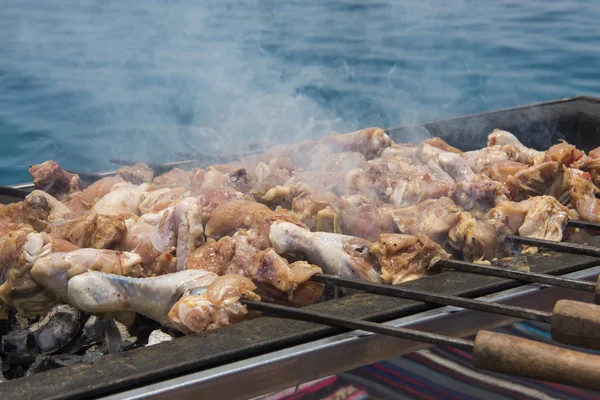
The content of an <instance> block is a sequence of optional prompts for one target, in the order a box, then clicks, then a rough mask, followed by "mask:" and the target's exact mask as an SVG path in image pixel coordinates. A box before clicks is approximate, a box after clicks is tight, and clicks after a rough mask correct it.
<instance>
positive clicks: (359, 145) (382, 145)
mask: <svg viewBox="0 0 600 400" xmlns="http://www.w3.org/2000/svg"><path fill="white" fill-rule="evenodd" d="M318 143H319V144H324V145H327V146H328V147H329V148H330V149H331V150H334V151H336V152H340V153H341V152H345V151H356V152H359V153H362V154H363V155H364V156H365V157H366V158H367V160H370V159H372V158H375V157H378V156H380V155H381V153H382V152H383V150H384V149H386V148H387V147H389V146H391V144H392V139H390V137H389V136H388V135H387V134H386V133H385V132H384V131H383V129H380V128H367V129H362V130H359V131H355V132H351V133H346V134H340V133H333V134H330V135H327V136H324V137H322V138H321V139H319V141H318Z"/></svg>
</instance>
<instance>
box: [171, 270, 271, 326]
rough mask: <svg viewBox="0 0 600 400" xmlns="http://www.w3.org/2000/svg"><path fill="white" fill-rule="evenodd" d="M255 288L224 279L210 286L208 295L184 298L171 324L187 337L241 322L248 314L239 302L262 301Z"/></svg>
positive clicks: (175, 308) (245, 282) (238, 278)
mask: <svg viewBox="0 0 600 400" xmlns="http://www.w3.org/2000/svg"><path fill="white" fill-rule="evenodd" d="M255 288H256V286H255V285H254V284H253V283H252V281H251V280H249V279H248V278H244V277H243V276H239V275H224V276H221V277H219V278H217V279H216V280H215V281H214V282H213V283H211V284H210V285H209V287H208V288H207V291H206V292H205V293H200V294H195V292H192V294H191V295H189V296H185V295H184V296H182V297H181V299H180V300H179V301H178V302H177V303H175V305H174V306H173V307H172V308H171V311H169V320H170V321H171V323H172V324H173V326H174V327H175V328H176V329H179V330H180V331H182V332H184V333H199V332H202V331H205V330H211V329H216V328H220V327H223V326H227V325H230V324H232V323H236V322H240V321H242V320H243V319H244V318H245V317H246V314H247V313H248V311H247V309H246V307H245V306H244V305H243V304H241V303H240V302H239V300H240V299H242V298H245V299H249V300H255V301H256V300H260V296H258V295H257V294H256V293H253V290H254V289H255Z"/></svg>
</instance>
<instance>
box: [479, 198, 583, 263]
mask: <svg viewBox="0 0 600 400" xmlns="http://www.w3.org/2000/svg"><path fill="white" fill-rule="evenodd" d="M488 217H489V218H504V219H505V220H506V223H507V227H508V229H509V231H510V232H511V233H513V234H517V233H518V234H519V235H520V236H526V237H531V238H537V239H544V240H554V241H557V242H560V241H561V240H562V239H563V231H564V229H565V228H566V226H567V222H568V221H569V219H577V218H578V217H579V215H578V213H577V211H575V210H570V209H568V208H567V207H565V206H563V205H562V204H560V203H559V202H558V200H556V198H554V197H551V196H536V197H532V198H530V199H529V200H524V201H521V202H518V203H517V202H512V201H506V202H502V203H500V204H498V205H497V206H496V207H495V208H493V209H492V210H490V212H489V213H488ZM536 250H537V249H536V248H535V247H532V248H528V250H527V252H529V253H532V252H535V251H536Z"/></svg>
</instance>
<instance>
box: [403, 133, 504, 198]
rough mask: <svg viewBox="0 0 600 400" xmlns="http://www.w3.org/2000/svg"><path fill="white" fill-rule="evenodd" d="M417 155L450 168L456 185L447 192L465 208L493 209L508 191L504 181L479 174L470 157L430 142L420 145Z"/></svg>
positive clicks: (444, 169)
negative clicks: (501, 182) (474, 168)
mask: <svg viewBox="0 0 600 400" xmlns="http://www.w3.org/2000/svg"><path fill="white" fill-rule="evenodd" d="M415 157H416V158H417V159H418V160H420V161H421V162H427V165H428V166H429V165H432V164H433V165H437V166H439V168H441V169H442V170H443V171H444V172H446V173H447V174H448V175H449V176H450V177H451V178H452V179H453V180H454V182H456V185H454V187H453V188H452V190H451V191H450V192H449V193H448V194H447V195H448V196H449V197H452V199H453V200H454V201H455V202H456V203H457V204H458V205H459V206H461V207H463V208H464V209H465V210H471V209H480V208H483V209H489V208H490V207H493V205H494V204H495V203H496V202H498V201H502V200H504V199H505V198H506V195H507V194H508V193H507V192H506V190H505V189H504V187H503V185H501V184H500V183H498V182H496V181H493V180H491V179H489V178H488V177H486V176H484V175H481V174H475V173H474V172H473V170H472V169H471V166H470V165H469V162H468V160H466V159H465V158H463V157H461V156H460V155H458V154H456V153H448V152H444V151H442V150H440V149H438V148H434V147H432V146H429V145H427V144H423V145H421V146H419V147H418V148H417V151H416V152H415Z"/></svg>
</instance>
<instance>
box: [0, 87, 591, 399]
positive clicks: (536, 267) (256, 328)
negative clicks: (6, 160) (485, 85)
mask: <svg viewBox="0 0 600 400" xmlns="http://www.w3.org/2000/svg"><path fill="white" fill-rule="evenodd" d="M599 122H600V102H599V100H597V99H592V98H586V97H578V98H573V99H567V100H561V101H556V102H549V103H542V104H537V105H534V106H527V107H521V108H517V109H511V110H503V111H498V112H494V113H487V114H480V115H475V116H468V117H462V118H457V119H451V120H445V121H437V122H432V123H427V124H424V125H422V127H421V128H420V129H423V128H424V129H427V130H428V131H429V132H430V133H431V134H432V135H435V136H440V137H442V138H443V139H444V140H446V141H448V142H449V143H450V144H453V143H457V142H463V143H464V142H465V140H466V139H467V138H469V141H468V143H471V144H473V146H475V147H477V146H480V145H481V143H478V142H477V140H473V138H481V137H485V133H487V132H488V131H491V129H493V128H495V127H502V128H504V129H507V130H509V131H512V132H514V133H515V134H516V135H517V136H519V137H521V138H523V139H525V140H523V141H524V143H525V144H526V145H529V146H532V147H548V146H549V145H551V144H552V143H554V142H556V140H557V139H559V138H565V139H567V140H568V141H570V142H572V143H574V144H576V145H578V147H580V148H582V149H584V150H589V149H591V148H593V147H596V146H598V145H600V143H595V142H594V141H595V140H600V137H596V136H597V135H593V133H596V132H597V130H598V129H600V123H599ZM407 129H414V128H395V129H390V130H388V133H389V134H390V135H391V136H392V137H393V138H394V139H395V140H397V141H401V140H400V138H401V137H402V134H403V132H404V131H405V130H407ZM525 132H540V133H541V134H540V135H538V136H535V135H534V136H535V137H531V136H529V140H527V137H525V136H524V135H523V134H524V133H525ZM483 145H485V144H483ZM223 159H224V160H227V159H228V158H227V157H225V158H223ZM117 161H118V162H117V163H118V164H124V163H126V162H124V161H123V160H117ZM216 161H217V162H221V160H220V159H219V160H215V159H213V158H210V159H200V160H199V159H192V160H186V161H181V162H174V163H168V164H155V165H151V166H152V167H153V168H154V169H155V170H156V171H157V172H160V173H162V172H165V171H167V170H169V169H170V168H174V167H179V168H185V167H192V166H204V165H207V164H212V163H214V162H216ZM112 173H113V172H104V173H98V174H80V176H81V177H82V179H84V180H87V181H88V183H89V182H90V181H94V180H96V179H99V178H101V177H104V176H108V175H111V174H112ZM31 189H32V185H31V184H23V185H15V186H13V187H12V188H10V189H4V191H3V192H2V193H0V195H3V196H4V198H2V199H0V200H2V201H3V202H4V201H9V200H10V199H11V198H13V199H14V198H18V197H23V196H24V195H26V194H27V193H28V191H29V190H31ZM572 226H578V227H582V228H593V229H596V228H598V226H594V225H590V224H581V223H578V222H575V221H573V222H572ZM510 239H511V240H512V241H514V242H518V243H524V244H534V245H542V246H544V247H547V248H549V249H551V250H553V251H548V252H544V253H543V254H536V255H530V256H527V257H526V258H525V259H526V262H527V264H528V266H529V268H530V270H531V272H532V273H525V272H519V271H515V270H514V269H511V268H510V267H511V262H510V261H503V262H501V263H500V264H504V265H501V266H500V267H487V266H481V265H476V264H471V263H466V262H457V261H451V260H448V261H440V262H439V263H438V266H440V267H443V268H444V269H445V271H444V272H442V273H440V274H437V275H433V276H428V277H425V278H422V279H419V280H416V281H412V282H407V283H405V284H401V285H399V286H397V287H391V286H386V285H373V284H365V283H364V282H358V281H351V280H347V279H346V280H344V279H340V278H337V277H333V276H327V275H318V276H316V277H315V278H314V279H315V280H317V281H320V282H324V283H326V284H328V285H340V286H347V287H353V288H355V289H360V290H364V291H366V292H369V293H363V294H356V295H352V296H347V297H343V298H338V299H333V300H329V301H326V302H323V303H319V304H315V305H313V306H310V307H305V308H304V309H303V310H304V313H303V315H298V314H296V315H292V314H293V312H294V311H293V310H290V309H287V308H284V307H281V306H269V305H264V304H260V303H248V306H249V307H250V308H257V309H262V310H263V311H267V312H268V313H269V316H263V317H261V318H258V319H254V320H250V321H246V322H244V323H241V324H237V325H233V326H229V327H226V328H222V329H218V330H215V331H210V332H205V333H203V334H200V335H194V336H188V337H183V338H180V339H177V340H175V341H173V342H169V343H164V344H161V345H160V346H153V347H148V348H143V349H137V350H132V351H129V352H125V353H119V354H113V355H108V356H105V357H103V358H102V359H100V360H99V361H97V362H96V363H95V364H93V365H88V364H86V365H76V366H73V367H65V368H61V369H56V370H52V371H48V372H46V373H40V374H36V375H32V376H30V377H27V378H21V379H17V380H14V381H9V382H6V383H4V384H2V393H3V395H6V396H7V398H12V397H18V398H82V397H99V396H109V397H111V398H138V397H145V398H147V397H148V396H150V397H152V398H163V397H164V398H167V397H168V398H173V397H177V398H182V397H183V396H186V395H190V396H193V397H194V398H200V397H203V396H202V393H204V394H205V397H207V398H208V397H210V398H214V397H217V396H218V397H224V398H249V397H252V396H256V395H260V394H263V393H266V392H269V391H272V390H278V389H283V388H286V387H290V386H293V385H295V384H299V383H302V382H305V381H309V380H313V379H317V378H319V377H323V376H327V375H330V374H334V373H337V372H341V371H344V370H348V369H350V368H354V367H358V366H361V365H366V364H369V363H372V362H376V361H379V360H382V359H386V358H389V357H393V356H397V355H401V354H405V353H408V352H411V351H415V350H418V349H421V348H424V347H427V346H429V345H431V344H432V342H433V343H435V344H446V345H454V346H458V347H461V346H462V348H465V349H466V348H472V347H473V343H472V342H469V341H465V340H462V339H454V340H450V339H444V338H440V337H437V336H436V337H434V336H431V335H430V336H429V338H434V339H435V340H433V341H432V340H426V341H428V342H429V343H430V344H425V343H424V342H422V341H423V340H424V339H427V337H426V336H418V335H417V336H415V335H414V333H410V334H409V335H408V336H406V331H404V333H402V334H399V333H398V332H402V331H401V330H398V329H394V328H404V329H407V328H410V329H414V330H418V331H424V332H434V333H435V334H437V335H445V336H451V337H457V338H460V337H465V336H468V335H471V334H473V333H475V332H477V331H479V330H482V329H490V328H493V327H496V326H500V325H504V324H507V323H510V322H514V321H516V320H520V319H531V320H537V321H543V322H548V323H550V322H552V316H551V314H550V311H551V309H552V307H553V306H554V304H555V303H556V301H557V300H559V299H572V300H579V301H585V302H593V301H594V290H595V288H596V284H595V283H594V282H591V281H592V280H595V279H596V278H597V277H598V275H599V274H600V266H598V265H600V260H598V258H597V257H599V256H600V241H597V243H594V240H593V239H594V238H593V237H592V238H591V242H590V243H589V245H587V246H586V245H580V244H576V243H559V244H556V243H554V242H549V243H541V242H540V241H535V243H532V242H531V241H528V240H529V239H526V238H521V237H511V238H510ZM594 244H597V245H598V248H596V247H594ZM449 269H452V271H450V270H449ZM466 299H477V302H473V301H468V300H466ZM269 307H270V308H269ZM458 307H460V308H458ZM524 307H527V308H530V309H524ZM272 315H275V316H272ZM284 315H286V316H293V317H294V319H288V318H282V316H284ZM336 317H337V318H336ZM299 319H300V320H299ZM361 321H370V322H371V323H378V324H369V323H367V324H366V325H364V322H363V324H361ZM381 322H386V324H385V325H381V324H379V323H381ZM388 328H391V329H388ZM351 329H360V330H358V331H357V330H351ZM370 330H378V333H382V334H383V335H381V334H373V333H370V332H368V331H370ZM394 331H395V332H396V334H394V333H393V332H394ZM390 335H395V336H396V337H391V336H390ZM401 335H404V336H401ZM410 335H413V336H410ZM399 336H400V337H401V338H398V337H399ZM409 339H413V340H409ZM416 340H419V341H416ZM436 340H437V341H436ZM444 340H446V342H444ZM208 393H210V395H208V396H206V394H208Z"/></svg>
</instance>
